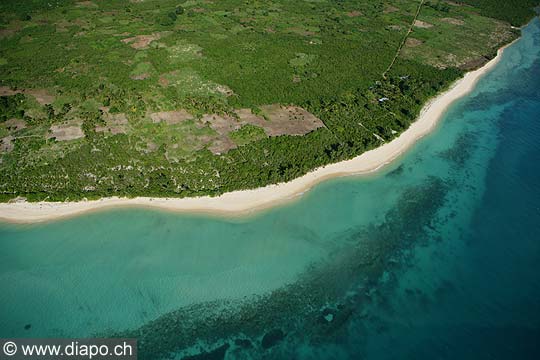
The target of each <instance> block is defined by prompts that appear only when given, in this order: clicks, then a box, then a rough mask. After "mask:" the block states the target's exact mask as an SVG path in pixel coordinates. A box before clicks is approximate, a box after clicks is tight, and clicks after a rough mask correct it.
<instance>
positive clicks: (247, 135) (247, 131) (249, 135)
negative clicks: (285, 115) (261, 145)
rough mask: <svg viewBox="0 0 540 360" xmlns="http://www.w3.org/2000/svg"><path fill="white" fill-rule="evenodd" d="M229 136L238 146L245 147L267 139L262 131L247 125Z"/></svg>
mask: <svg viewBox="0 0 540 360" xmlns="http://www.w3.org/2000/svg"><path fill="white" fill-rule="evenodd" d="M230 136H231V139H232V140H233V141H234V142H235V143H236V145H238V146H242V145H246V144H249V143H251V142H254V141H257V140H261V139H264V138H266V137H267V136H266V134H265V132H264V130H263V129H261V128H260V127H257V126H253V125H249V124H248V125H244V126H242V127H241V128H240V129H239V130H236V131H234V132H232V133H231V135H230Z"/></svg>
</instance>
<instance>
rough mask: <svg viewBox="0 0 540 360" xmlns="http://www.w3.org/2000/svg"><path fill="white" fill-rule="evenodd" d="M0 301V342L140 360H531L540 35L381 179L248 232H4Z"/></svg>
mask: <svg viewBox="0 0 540 360" xmlns="http://www.w3.org/2000/svg"><path fill="white" fill-rule="evenodd" d="M0 289H1V290H0V337H59V336H66V337H72V336H93V335H98V336H114V335H122V336H132V337H137V338H139V339H140V340H144V345H141V348H140V353H141V358H148V359H158V358H168V357H172V358H177V359H182V358H184V357H185V356H188V355H195V356H200V357H198V358H199V359H203V358H208V359H222V358H226V359H430V360H431V359H540V21H539V20H538V19H536V20H534V21H533V22H532V23H531V24H530V25H529V26H528V27H527V28H525V30H524V34H523V38H522V39H521V40H520V41H518V42H517V43H515V44H514V45H512V46H511V47H510V48H508V49H507V50H506V51H505V53H504V55H503V58H502V60H501V62H500V63H499V64H498V65H497V66H496V68H495V69H494V70H493V71H491V72H490V73H489V74H487V75H486V76H485V77H484V78H483V79H482V80H481V81H480V82H479V84H478V86H477V88H476V89H475V91H474V92H473V93H471V94H470V95H468V96H466V97H465V98H463V99H462V100H460V101H458V102H457V103H456V104H455V105H454V106H452V108H451V109H450V110H449V111H448V113H447V115H446V116H445V118H444V119H443V121H442V122H441V124H440V126H439V127H438V128H437V130H436V131H434V133H433V134H431V135H430V136H428V137H426V138H425V139H423V140H422V141H420V142H419V143H418V144H417V145H416V146H415V147H414V149H413V150H411V151H410V152H409V153H407V154H406V155H405V156H403V157H402V158H401V159H399V160H398V161H396V162H395V163H394V164H392V165H391V166H389V167H388V168H386V169H384V170H383V171H381V172H380V173H378V174H376V175H372V176H369V177H361V178H345V179H337V180H332V181H328V182H325V183H324V184H321V185H319V186H317V187H316V188H315V189H313V190H312V191H310V192H309V193H308V194H306V195H304V196H303V197H302V198H300V199H299V200H298V201H296V202H295V203H292V204H289V205H286V206H283V207H280V208H276V209H272V210H270V211H267V212H265V213H262V214H260V215H258V216H256V217H253V218H246V219H218V218H210V217H201V216H184V215H177V214H168V213H163V212H158V211H149V210H115V211H107V212H102V213H95V214H90V215H85V216H81V217H78V218H74V219H70V220H65V221H59V222H54V223H49V224H41V225H26V226H22V225H8V224H3V225H0ZM27 325H30V326H27ZM25 327H26V328H25ZM239 340H241V341H239Z"/></svg>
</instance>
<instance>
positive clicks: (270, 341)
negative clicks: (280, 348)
mask: <svg viewBox="0 0 540 360" xmlns="http://www.w3.org/2000/svg"><path fill="white" fill-rule="evenodd" d="M283 339H285V333H284V332H283V331H281V330H280V329H274V330H270V331H269V332H267V333H266V334H264V336H263V338H262V340H261V346H262V348H263V349H270V348H271V347H272V346H275V345H277V344H278V343H279V342H280V341H282V340H283Z"/></svg>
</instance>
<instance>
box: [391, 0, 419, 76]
mask: <svg viewBox="0 0 540 360" xmlns="http://www.w3.org/2000/svg"><path fill="white" fill-rule="evenodd" d="M425 2H426V1H425V0H421V1H420V4H419V5H418V9H416V14H415V15H414V19H413V21H412V22H411V26H409V30H408V31H407V34H405V37H404V38H403V40H402V41H401V43H400V44H399V47H398V49H397V51H396V55H395V56H394V58H393V59H392V62H391V63H390V65H389V66H388V68H387V69H386V71H385V72H383V74H382V76H383V79H386V74H388V72H389V71H390V70H391V69H392V66H394V63H395V62H396V60H397V58H398V56H399V53H400V52H401V49H402V48H403V45H405V42H406V41H407V39H408V38H409V35H411V33H412V31H413V27H414V24H415V23H416V21H417V20H418V16H419V15H420V10H422V6H423V5H424V3H425Z"/></svg>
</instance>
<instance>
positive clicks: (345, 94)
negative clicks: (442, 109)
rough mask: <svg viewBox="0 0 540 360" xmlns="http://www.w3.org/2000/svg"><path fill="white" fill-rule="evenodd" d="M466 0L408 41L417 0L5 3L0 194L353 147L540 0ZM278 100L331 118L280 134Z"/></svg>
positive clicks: (102, 190) (288, 174) (228, 170)
mask: <svg viewBox="0 0 540 360" xmlns="http://www.w3.org/2000/svg"><path fill="white" fill-rule="evenodd" d="M466 2H467V3H469V4H470V5H465V4H463V3H455V2H447V1H426V2H425V3H424V5H423V6H422V7H421V8H420V13H419V17H418V20H419V21H420V22H418V23H417V24H416V25H415V26H413V28H412V29H413V31H412V33H411V34H410V35H408V37H407V38H405V37H406V35H407V34H408V29H409V28H410V27H411V25H412V23H413V19H414V16H415V14H416V11H417V9H418V6H419V4H420V1H418V0H401V1H395V2H390V1H382V0H356V1H352V0H344V1H334V0H318V1H307V0H306V1H286V0H227V1H214V2H208V1H202V0H201V1H199V0H192V1H185V2H181V1H173V0H160V1H158V0H146V1H140V2H139V1H130V2H128V1H121V0H108V1H99V0H93V1H50V0H28V1H23V2H20V1H15V0H4V1H2V2H0V75H1V76H0V95H1V97H0V111H1V113H0V115H1V117H0V136H1V138H2V139H1V140H2V141H1V142H0V145H1V146H2V148H1V152H0V200H2V201H7V200H9V199H12V198H14V197H17V196H22V197H26V198H27V199H29V200H32V201H33V200H40V199H47V200H66V199H71V200H75V199H81V198H98V197H102V196H111V195H122V196H139V195H145V196H169V197H170V196H193V195H204V194H209V195H217V194H220V193H223V192H226V191H231V190H237V189H245V188H254V187H258V186H263V185H266V184H270V183H275V182H280V181H286V180H290V179H292V178H294V177H297V176H300V175H302V174H305V173H306V172H308V171H310V170H312V169H314V168H315V167H318V166H322V165H325V164H328V163H331V162H336V161H340V160H344V159H349V158H351V157H354V156H356V155H358V154H360V153H362V152H364V151H366V150H369V149H372V148H374V147H377V146H379V145H381V143H382V142H383V141H389V140H391V139H392V138H394V137H395V136H398V135H399V134H400V133H401V132H403V131H404V130H405V129H407V127H408V126H409V125H410V124H411V122H412V121H414V119H415V118H416V116H417V115H418V113H419V111H420V109H421V107H422V105H423V104H424V103H425V102H426V101H427V100H428V99H429V98H430V97H432V96H434V95H435V94H437V93H438V92H440V91H441V90H443V89H444V88H446V87H447V86H449V85H450V83H451V82H452V81H454V80H455V79H457V78H459V77H460V76H462V75H463V73H464V71H465V70H468V69H470V68H474V67H477V66H480V65H481V64H482V63H483V62H485V61H486V59H488V58H490V57H492V56H493V55H494V54H495V52H496V49H497V48H498V47H499V46H500V45H502V44H504V43H507V42H509V41H511V40H513V39H515V38H516V37H517V36H518V34H519V32H518V31H517V30H515V29H512V28H511V26H510V24H509V23H507V22H504V21H501V20H506V21H512V22H513V23H514V24H516V23H519V24H521V23H522V22H523V21H525V20H526V19H528V18H529V17H530V14H531V5H532V4H533V2H532V1H531V0H522V1H514V2H513V6H512V8H511V9H508V10H507V11H505V12H504V14H498V13H496V12H494V11H495V10H494V7H493V4H494V3H495V1H488V0H485V1H480V0H478V1H474V0H469V1H466ZM496 3H497V4H499V3H505V2H503V1H497V2H496ZM505 4H506V3H505ZM471 5H472V6H471ZM501 8H503V6H501ZM504 8H506V5H504ZM486 15H489V16H492V17H495V18H498V20H497V19H495V18H491V17H486ZM404 40H405V42H404ZM402 43H404V46H403V48H402V50H401V51H400V52H399V53H398V48H399V47H400V44H402ZM396 55H397V61H396V62H395V63H394V64H393V66H392V67H391V69H390V71H389V72H388V73H387V76H386V77H383V76H382V74H383V73H384V72H385V71H386V69H387V68H388V67H389V65H390V64H391V63H392V60H393V59H394V57H395V56H396ZM272 104H281V105H284V106H287V105H295V106H298V107H302V108H303V109H305V110H307V111H309V112H310V113H311V114H313V115H315V116H316V117H317V118H319V119H320V120H322V122H323V123H324V127H320V128H318V129H317V130H314V131H311V132H309V133H307V134H306V135H303V136H292V135H293V134H294V131H291V132H286V131H283V132H279V131H277V132H276V133H279V134H282V133H285V134H290V135H281V136H268V135H267V134H270V132H265V130H263V127H264V128H265V129H266V126H265V124H267V123H264V121H267V122H270V121H271V120H270V119H269V118H268V117H267V116H266V115H263V113H264V112H263V111H261V109H263V108H264V107H265V106H266V105H272ZM248 109H251V110H248ZM277 109H278V110H279V107H278V108H277ZM239 113H241V114H244V116H252V117H254V119H255V120H253V118H251V120H253V121H251V122H249V121H248V123H249V124H248V123H246V122H245V121H244V122H242V121H243V120H242V119H241V118H240V116H239V115H238V114H239ZM246 114H247V115H246ZM295 116H296V115H295ZM295 116H292V117H291V119H290V121H296V122H297V123H294V124H293V125H294V126H296V129H299V128H301V124H300V125H299V122H301V119H295ZM257 121H259V122H257ZM261 121H262V122H261ZM294 126H291V128H294ZM268 128H270V129H274V131H275V128H272V127H271V126H269V127H268ZM310 129H313V128H310Z"/></svg>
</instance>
